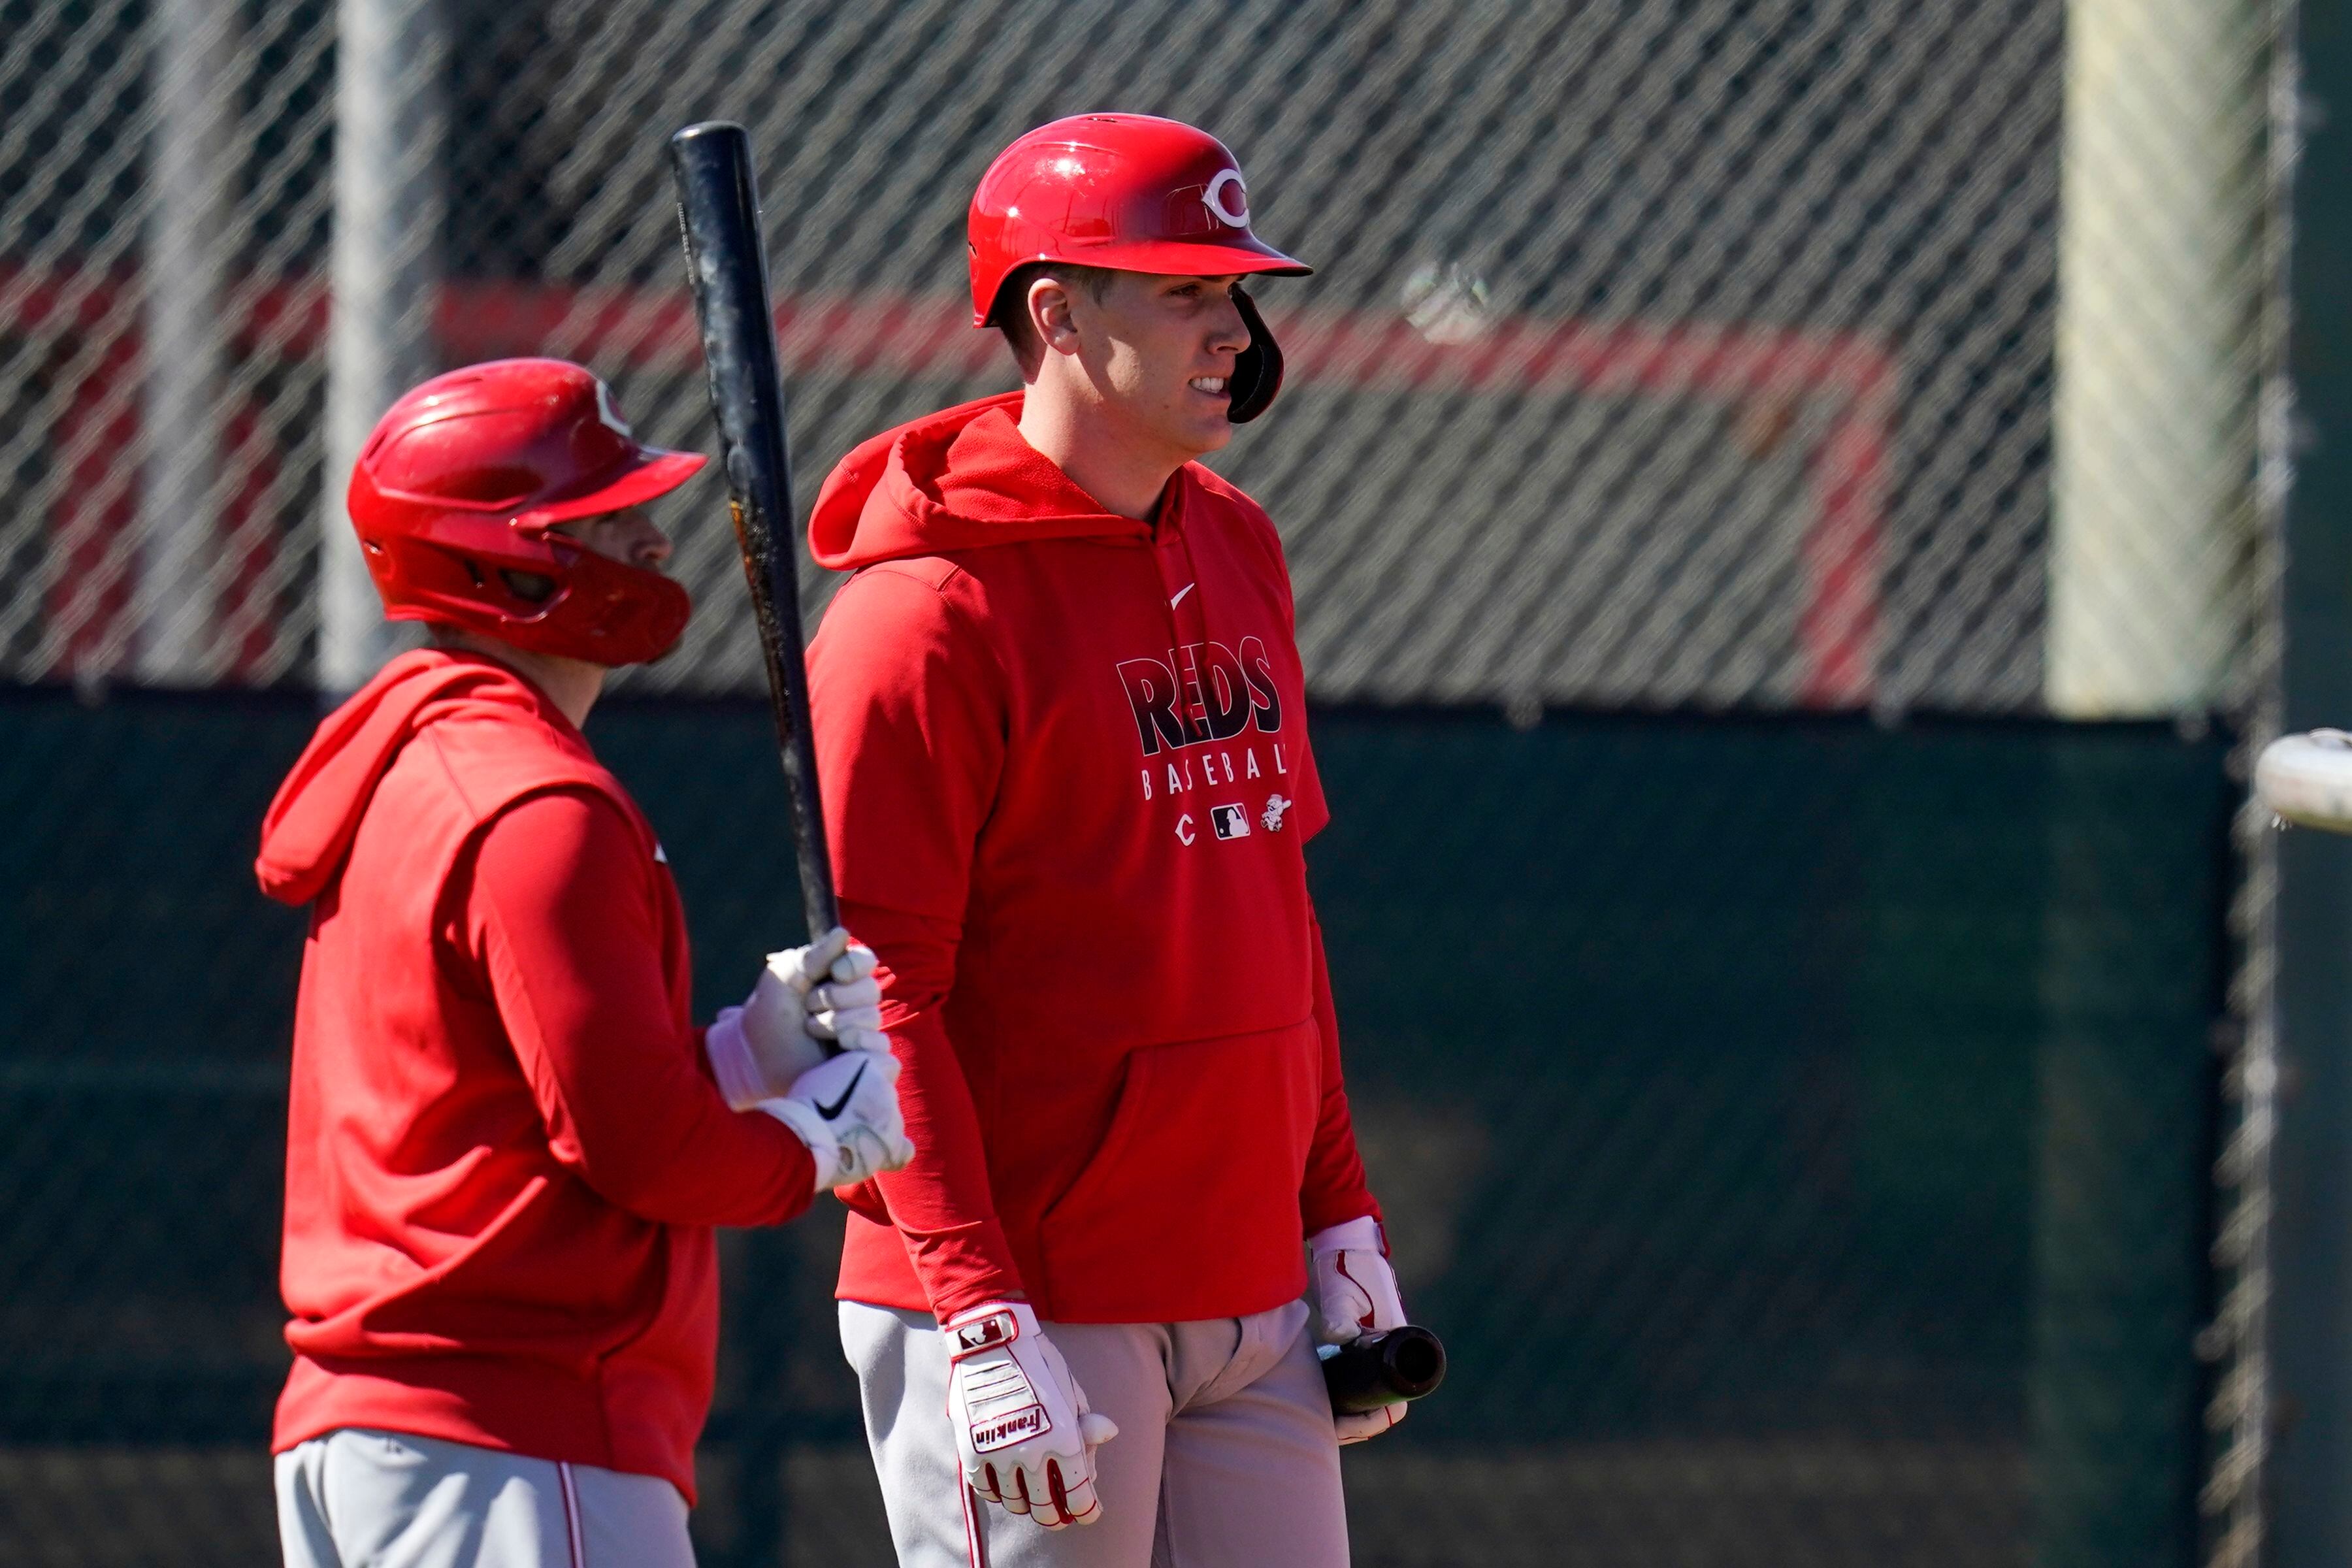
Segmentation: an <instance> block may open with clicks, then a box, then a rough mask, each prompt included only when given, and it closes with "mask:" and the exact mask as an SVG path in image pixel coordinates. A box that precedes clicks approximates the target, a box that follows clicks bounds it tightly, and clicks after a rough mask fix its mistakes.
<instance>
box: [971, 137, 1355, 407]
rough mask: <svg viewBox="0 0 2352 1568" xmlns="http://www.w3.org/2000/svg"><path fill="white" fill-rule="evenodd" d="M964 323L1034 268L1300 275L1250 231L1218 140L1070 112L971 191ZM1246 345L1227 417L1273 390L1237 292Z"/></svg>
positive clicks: (988, 314) (977, 318)
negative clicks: (1008, 282)
mask: <svg viewBox="0 0 2352 1568" xmlns="http://www.w3.org/2000/svg"><path fill="white" fill-rule="evenodd" d="M966 222H967V230H966V233H967V238H968V244H969V247H970V250H971V321H972V325H974V326H976V327H985V326H991V325H993V324H994V323H995V321H996V312H997V310H998V308H999V307H1000V306H1001V305H1002V304H1003V301H1002V300H1000V299H999V298H998V296H999V295H1000V294H1001V293H1003V289H1004V280H1005V279H1006V278H1007V277H1008V276H1009V275H1011V273H1012V272H1013V268H1017V267H1023V266H1026V265H1027V264H1029V263H1030V262H1033V261H1066V262H1071V263H1074V264H1076V265H1078V266H1082V267H1103V268H1110V269H1112V270H1114V271H1119V272H1162V273H1173V274H1177V275H1181V276H1184V277H1195V278H1198V277H1215V276H1218V275H1221V274H1223V273H1227V272H1266V273H1274V274H1278V275H1286V276H1301V275H1304V274H1306V273H1309V272H1312V271H1313V270H1314V268H1311V267H1308V266H1306V265H1305V264H1303V263H1301V262H1298V261H1295V260H1293V259H1292V258H1289V257H1287V256H1285V255H1284V254H1283V253H1282V252H1280V251H1278V250H1276V249H1275V248H1274V247H1272V246H1270V245H1268V244H1266V243H1265V241H1264V240H1262V239H1260V238H1258V237H1257V236H1255V235H1254V234H1252V233H1251V232H1250V212H1249V190H1248V188H1247V187H1246V186H1245V185H1244V184H1243V183H1242V170H1241V163H1239V161H1238V160H1236V159H1235V158H1234V155H1233V153H1231V152H1229V151H1227V150H1226V147H1225V144H1224V143H1223V142H1220V141H1218V140H1217V139H1216V138H1215V137H1213V136H1212V135H1210V134H1209V133H1208V132H1205V131H1197V130H1195V129H1193V128H1192V126H1190V125H1186V124H1184V123H1183V122H1181V121H1175V120H1161V119H1159V118H1157V117H1155V116H1152V115H1149V114H1080V115H1075V116H1073V117H1072V118H1070V119H1067V120H1056V121H1054V122H1053V123H1052V124H1050V125H1041V126H1039V127H1038V128H1037V129H1036V130H1034V131H1032V132H1029V133H1028V134H1027V135H1025V136H1024V137H1022V138H1021V139H1020V140H1019V141H1017V142H1013V145H1012V146H1010V147H1007V148H1006V149H1005V150H1004V151H1003V152H1002V153H998V154H997V155H996V162H994V163H991V164H990V165H989V166H988V173H986V174H982V176H981V177H980V188H979V189H978V190H976V191H974V192H973V193H972V197H971V213H970V214H969V215H968V217H967V220H966ZM1234 303H1235V304H1237V305H1239V306H1240V307H1241V310H1242V316H1243V319H1244V321H1247V322H1248V323H1249V329H1250V346H1249V347H1248V348H1247V349H1245V350H1244V351H1243V353H1242V356H1241V360H1240V363H1236V364H1235V365H1234V376H1233V408H1232V414H1231V417H1232V418H1233V420H1234V423H1236V424H1239V423H1242V422H1243V421H1244V420H1249V419H1255V417H1257V416H1258V415H1260V414H1262V413H1264V412H1265V405H1267V404H1269V403H1272V402H1273V401H1274V395H1275V393H1276V391H1277V390H1279V389H1280V387H1281V385H1282V351H1281V350H1280V349H1278V348H1276V346H1275V342H1274V336H1273V334H1272V333H1270V332H1268V331H1266V329H1265V321H1264V320H1262V319H1261V318H1260V317H1259V315H1258V313H1257V310H1256V307H1255V305H1253V304H1252V303H1251V301H1250V298H1249V296H1248V295H1247V294H1245V293H1244V292H1243V291H1242V289H1240V288H1239V287H1238V286H1236V287H1235V288H1234Z"/></svg>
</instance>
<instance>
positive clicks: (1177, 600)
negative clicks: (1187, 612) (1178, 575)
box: [1168, 583, 1198, 610]
mask: <svg viewBox="0 0 2352 1568" xmlns="http://www.w3.org/2000/svg"><path fill="white" fill-rule="evenodd" d="M1197 586H1198V584H1192V583H1187V584H1184V585H1183V586H1182V587H1181V588H1179V589H1177V590H1176V596H1175V597H1174V598H1172V599H1171V600H1169V601H1168V607H1169V608H1170V609H1171V610H1172V609H1174V608H1175V607H1176V606H1177V605H1181V604H1182V603H1183V602H1184V595H1187V594H1189V593H1191V592H1192V590H1193V589H1194V588H1195V587H1197Z"/></svg>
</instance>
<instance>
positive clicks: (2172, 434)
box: [2044, 0, 2265, 718]
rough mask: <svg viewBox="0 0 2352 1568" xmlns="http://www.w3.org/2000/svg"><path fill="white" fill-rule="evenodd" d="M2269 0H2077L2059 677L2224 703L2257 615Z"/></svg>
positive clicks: (2061, 459)
mask: <svg viewBox="0 0 2352 1568" xmlns="http://www.w3.org/2000/svg"><path fill="white" fill-rule="evenodd" d="M2261 13H2262V5H2261V4H2260V0H2072V3H2071V4H2070V5H2068V6H2067V11H2066V65H2065V121H2064V131H2065V144H2064V148H2063V153H2062V154H2061V173H2060V182H2061V183H2060V206H2059V221H2058V231H2059V233H2058V323H2057V374H2058V384H2057V392H2056V399H2055V403H2054V405H2053V411H2052V426H2053V432H2052V433H2053V442H2054V450H2053V475H2052V518H2051V529H2052V535H2051V542H2050V611H2049V630H2048V640H2047V645H2046V649H2047V664H2046V667H2045V675H2044V695H2045V698H2046V700H2047V701H2048V703H2049V706H2050V709H2051V710H2052V711H2053V712H2054V713H2057V714H2060V715H2062V716H2064V717H2069V718H2125V717H2149V716H2162V715H2178V714H2186V713H2191V712H2202V711H2205V710H2210V709H2211V708H2212V707H2213V706H2214V704H2215V701H2216V699H2217V698H2219V697H2220V696H2221V690H2222V686H2223V683H2224V681H2225V679H2227V676H2228V673H2229V667H2230V661H2231V657H2232V655H2233V654H2234V652H2235V651H2236V649H2237V647H2238V644H2239V642H2240V640H2241V637H2242V628H2243V627H2244V626H2245V624H2246V614H2247V611H2248V608H2249V598H2248V595H2249V594H2250V593H2251V578H2250V575H2249V573H2248V555H2249V552H2250V549H2251V544H2252V531H2253V520H2254V510H2253V466H2254V452H2255V440H2254V426H2255V397H2256V389H2257V382H2258V370H2259V367H2258V366H2257V365H2256V364H2255V363H2253V356H2252V353H2250V350H2249V345H2250V344H2251V343H2252V342H2253V341H2254V333H2253V325H2254V322H2255V321H2256V320H2257V312H2258V310H2259V308H2260V302H2261V289H2262V286H2263V254H2262V250H2261V235H2262V211H2263V173H2264V165H2263V124H2264V116H2263V103H2264V96H2263V81H2264V78H2263V54H2262V49H2263V37H2264V36H2265V23H2264V18H2263V16H2262V14H2261Z"/></svg>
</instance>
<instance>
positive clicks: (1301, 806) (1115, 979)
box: [809, 393, 1378, 1322]
mask: <svg viewBox="0 0 2352 1568" xmlns="http://www.w3.org/2000/svg"><path fill="white" fill-rule="evenodd" d="M1020 406H1021V399H1020V395H1019V394H1017V393H1015V394H1012V395H1006V396H1002V397H994V398H989V399H984V400H982V401H981V402H978V403H972V404H967V405H963V406H961V407H957V408H951V409H948V410H946V411H945V412H943V413H940V414H936V415H932V416H929V417H928V418H925V419H920V420H918V421H916V422H914V423H913V424H911V425H908V426H902V427H900V428H898V429H897V430H893V431H890V432H888V433H887V434H885V435H882V436H878V437H875V438H874V439H873V440H870V441H868V442H866V443H865V444H864V445H863V446H861V447H858V448H857V449H856V450H855V451H853V452H851V453H850V454H849V456H848V457H847V458H845V459H844V460H843V461H842V463H841V465H840V466H839V467H838V468H836V469H835V471H834V473H833V475H832V477H831V478H830V479H827V480H826V482H825V486H824V490H823V492H822V493H821V494H820V495H819V497H818V499H817V505H816V511H815V516H814V521H813V523H812V527H811V533H810V537H811V543H812V546H813V548H814V553H815V556H816V559H817V560H818V561H819V562H820V563H823V564H824V565H826V566H830V567H834V568H836V569H840V570H849V571H854V572H855V573H856V575H855V576H854V577H852V578H851V579H850V580H849V581H848V582H847V583H846V584H843V586H842V588H841V590H840V592H839V593H838V594H837V595H835V599H834V601H833V604H832V606H831V607H830V608H829V609H828V610H827V611H826V612H825V616H824V626H823V628H822V629H821V630H820V632H819V633H818V635H817V637H816V640H815V642H814V646H813V647H812V648H811V650H810V668H809V683H810V695H811V705H812V708H813V710H814V731H815V738H816V751H817V758H818V765H819V768H820V770H821V772H822V773H823V776H824V795H825V801H826V805H827V816H828V823H827V826H828V830H829V836H830V838H831V847H832V850H833V861H834V868H835V877H836V879H837V881H838V884H839V889H840V892H841V896H842V901H843V910H844V921H845V924H847V925H848V926H849V928H850V929H851V930H852V931H856V932H857V933H858V936H859V938H860V939H861V940H863V941H865V942H868V943H870V944H871V945H872V946H873V947H874V949H875V951H876V952H877V954H878V955H879V956H880V958H881V961H882V969H881V973H882V977H883V983H884V1021H885V1023H886V1025H887V1026H888V1027H889V1029H890V1031H891V1034H892V1037H893V1040H894V1044H895V1046H896V1047H897V1049H898V1053H899V1055H900V1057H901V1058H902V1059H903V1061H904V1063H905V1071H904V1073H903V1075H902V1076H901V1077H900V1079H899V1081H898V1095H899V1100H900V1104H901V1106H902V1107H903V1108H904V1110H905V1112H906V1116H907V1127H908V1135H909V1136H910V1137H911V1138H912V1139H913V1140H914V1142H915V1147H916V1149H917V1151H918V1152H917V1156H916V1159H915V1162H914V1163H913V1164H911V1165H909V1166H908V1168H907V1169H906V1170H904V1171H900V1172H898V1173H894V1174H891V1175H887V1176H884V1177H882V1178H880V1179H879V1180H878V1181H877V1182H876V1183H874V1184H869V1185H868V1186H866V1187H865V1188H861V1189H858V1190H857V1191H856V1193H854V1194H851V1197H850V1206H851V1210H852V1213H851V1217H850V1220H849V1227H848V1236H847V1238H846V1242H845V1248H844V1251H843V1257H842V1269H841V1280H840V1286H839V1294H840V1295H841V1296H842V1297H843V1298H845V1299H847V1300H859V1301H869V1302H875V1303H877V1304H881V1305H886V1306H894V1307H901V1308H907V1309H911V1310H931V1311H933V1312H936V1313H937V1314H939V1315H940V1316H941V1317H943V1318H944V1317H945V1316H947V1315H949V1314H950V1313H952V1312H955V1311H958V1310H962V1309H964V1308H966V1307H970V1306H972V1305H976V1304H977V1303H979V1302H982V1301H986V1300H992V1299H996V1298H1003V1297H1018V1296H1022V1295H1026V1296H1027V1297H1028V1298H1029V1300H1032V1301H1033V1302H1034V1303H1035V1305H1036V1308H1037V1311H1038V1315H1039V1316H1040V1317H1042V1318H1045V1319H1046V1320H1048V1321H1056V1320H1058V1321H1065V1322H1164V1321H1183V1320H1188V1319H1202V1318H1221V1317H1234V1316H1240V1315H1244V1314H1246V1313H1250V1312H1255V1311H1261V1310H1265V1309H1267V1308H1271V1307H1275V1306H1278V1305H1280V1304H1281V1303H1283V1302H1285V1301H1287V1300H1294V1299H1296V1298H1297V1296H1298V1294H1299V1293H1300V1291H1301V1290H1302V1289H1304V1288H1305V1285H1306V1271H1305V1267H1304V1263H1303V1260H1302V1256H1301V1238H1302V1236H1303V1235H1304V1234H1306V1233H1308V1232H1311V1231H1314V1230H1318V1229H1320V1228H1322V1227H1323V1226H1328V1225H1335V1224H1338V1223H1339V1222H1341V1221H1343V1220H1348V1219H1353V1218H1356V1217H1359V1216H1360V1215H1370V1214H1377V1213H1378V1209H1377V1206H1376V1205H1374V1203H1373V1201H1372V1197H1371V1194H1370V1191H1369V1190H1368V1189H1367V1188H1366V1185H1365V1182H1364V1173H1363V1167H1362V1164H1361V1163H1360V1161H1359V1160H1358V1158H1357V1154H1356V1147H1355V1134H1354V1131H1353V1129H1352V1127H1351V1125H1350V1122H1349V1113H1348V1100H1347V1094H1346V1090H1345V1089H1344V1087H1343V1085H1342V1082H1341V1079H1340V1074H1339V1034H1338V1029H1337V1026H1336V1024H1335V1022H1334V1019H1333V1014H1332V1009H1331V999H1330V989H1329V985H1328V982H1327V980H1326V977H1325V973H1324V964H1323V952H1322V942H1321V937H1320V935H1319V933H1318V930H1317V927H1316V923H1315V918H1314V912H1313V910H1312V908H1311V907H1310V905H1309V903H1308V900H1307V868H1306V859H1305V856H1304V853H1303V851H1304V850H1305V847H1306V844H1307V839H1308V838H1310V837H1313V836H1314V835H1315V833H1316V832H1317V831H1318V829H1320V828H1321V827H1322V826H1323V825H1324V822H1325V820H1326V818H1327V816H1328V811H1327V810H1326V808H1325V805H1324V801H1323V792H1322V789H1321V786H1320V785H1319V784H1318V782H1317V778H1316V772H1315V759H1314V756H1313V753H1312V752H1311V751H1310V750H1309V749H1308V746H1307V722H1306V721H1307V711H1306V697H1305V691H1304V689H1303V684H1302V678H1301V672H1300V668H1299V660H1298V654H1297V647H1296V646H1295V638H1294V632H1293V621H1292V610H1291V602H1290V584H1289V576H1288V573H1287V571H1286V568H1285V566H1284V563H1283V559H1282V549H1281V544H1280V542H1279V541H1278V539H1277V538H1276V533H1275V531H1274V527H1273V525H1272V523H1271V522H1269V521H1267V519H1266V516H1265V512H1263V511H1262V510H1259V508H1258V507H1257V505H1256V503H1255V502H1254V501H1252V500H1250V499H1249V498H1248V497H1247V496H1245V495H1244V494H1242V492H1241V491H1239V490H1238V489H1234V487H1233V486H1232V485H1229V484H1227V483H1226V482H1225V481H1224V480H1223V479H1219V478H1218V477H1217V476H1216V475H1215V474H1213V473H1211V472H1210V471H1209V470H1208V469H1206V468H1202V467H1201V466H1200V465H1198V464H1186V465H1185V466H1184V467H1183V468H1181V469H1180V470H1178V472H1177V473H1176V475H1175V476H1174V477H1173V478H1172V479H1171V480H1170V481H1169V485H1168V489H1167V491H1166V492H1165V494H1164V496H1163V498H1162V500H1161V502H1160V509H1159V511H1158V514H1157V517H1156V519H1155V521H1153V522H1150V523H1146V522H1139V521H1136V520H1134V519H1132V518H1126V517H1119V516H1116V515H1113V514H1110V513H1108V512H1106V511H1105V510H1103V508H1102V507H1101V505H1100V504H1099V503H1098V502H1097V501H1096V500H1094V499H1093V498H1092V497H1090V496H1088V495H1087V493H1086V492H1085V491H1084V490H1082V489H1079V488H1078V487H1077V485H1076V484H1075V483H1074V482H1072V480H1071V479H1069V477H1068V476H1067V475H1066V474H1064V473H1063V472H1062V470H1061V469H1060V468H1057V467H1055V465H1054V464H1053V463H1052V462H1050V461H1048V460H1047V459H1046V458H1044V457H1043V456H1041V455H1040V454H1039V453H1038V452H1037V451H1036V450H1035V449H1034V448H1033V447H1030V446H1029V445H1028V443H1027V442H1026V441H1024V439H1023V438H1022V437H1021V434H1020V431H1019V428H1018V426H1017V424H1016V421H1017V419H1018V417H1019V414H1020Z"/></svg>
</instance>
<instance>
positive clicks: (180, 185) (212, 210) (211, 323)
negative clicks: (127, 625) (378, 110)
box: [132, 0, 237, 685]
mask: <svg viewBox="0 0 2352 1568" xmlns="http://www.w3.org/2000/svg"><path fill="white" fill-rule="evenodd" d="M236 14H237V13H236V10H235V9H234V8H232V7H227V6H223V5H214V4H209V3H208V0H160V3H159V4H158V5H156V7H155V10H154V12H153V14H152V18H151V21H150V27H151V30H152V38H153V43H152V51H153V53H152V65H151V67H150V69H151V71H152V79H153V83H154V87H153V91H154V95H155V124H154V130H153V131H152V133H151V135H152V142H151V152H150V153H149V157H150V167H151V169H152V174H151V175H150V179H151V185H150V192H151V199H152V207H151V209H150V212H149V216H148V226H147V252H146V256H145V258H144V263H143V265H142V269H141V271H142V279H143V282H144V284H145V289H144V292H145V295H146V321H145V328H146V332H145V339H146V341H145V343H144V345H143V348H144V352H143V353H142V356H141V357H142V362H143V363H142V373H143V383H142V408H141V410H140V425H141V429H142V435H143V437H144V443H145V447H146V462H145V471H144V473H143V475H142V482H141V485H140V489H139V549H138V563H137V568H136V570H137V578H136V583H135V586H134V588H133V591H132V625H133V627H134V632H133V635H134V637H135V638H136V643H135V655H134V658H135V663H134V668H136V670H137V672H138V675H139V678H140V679H142V680H143V681H147V682H149V683H151V684H160V685H194V684H197V683H200V682H202V681H203V680H205V679H207V678H208V677H209V676H210V675H211V673H212V671H213V659H212V654H213V648H212V646H211V645H212V634H213V628H214V622H215V616H214V599H215V591H216V589H217V586H218V579H217V577H216V575H215V568H216V566H217V564H218V550H217V546H218V543H219V541H220V532H219V527H218V524H219V515H218V514H219V492H218V476H219V472H220V461H221V437H222V429H223V419H222V409H223V405H224V403H225V402H226V397H225V395H224V380H225V372H226V361H227V353H228V343H227V333H226V330H225V327H224V325H223V322H222V320H221V306H222V284H223V282H224V280H225V279H226V272H227V256H226V243H227V235H228V218H229V200H230V195H231V192H230V174H231V171H233V170H234V169H235V168H236V159H235V158H234V157H233V156H232V155H231V148H230V146H229V140H228V132H229V119H230V110H231V109H232V103H231V100H230V96H229V76H230V72H229V62H230V58H231V50H230V47H229V43H230V37H229V35H230V28H231V26H233V25H234V22H235V18H236Z"/></svg>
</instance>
